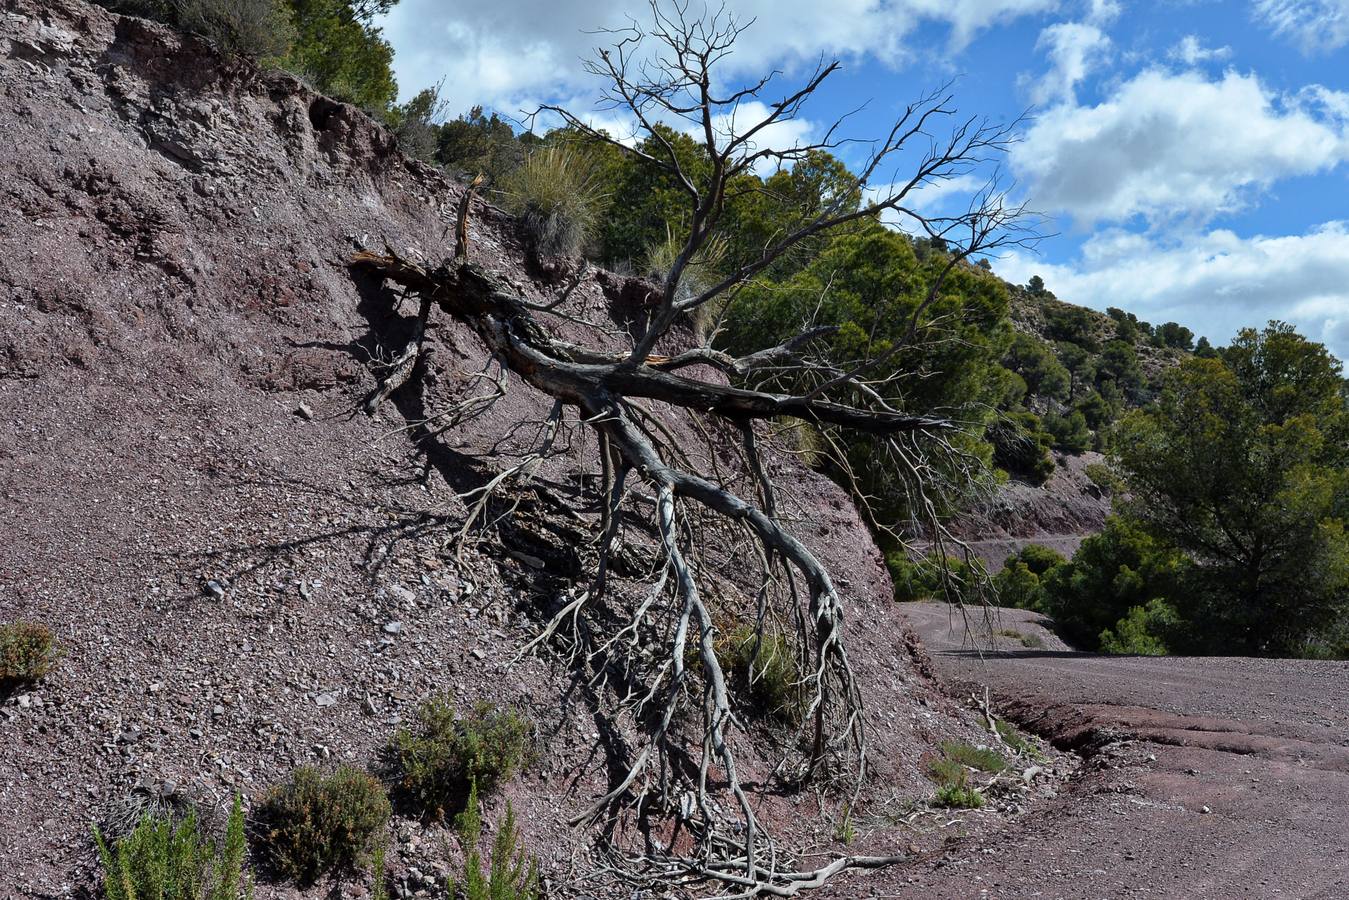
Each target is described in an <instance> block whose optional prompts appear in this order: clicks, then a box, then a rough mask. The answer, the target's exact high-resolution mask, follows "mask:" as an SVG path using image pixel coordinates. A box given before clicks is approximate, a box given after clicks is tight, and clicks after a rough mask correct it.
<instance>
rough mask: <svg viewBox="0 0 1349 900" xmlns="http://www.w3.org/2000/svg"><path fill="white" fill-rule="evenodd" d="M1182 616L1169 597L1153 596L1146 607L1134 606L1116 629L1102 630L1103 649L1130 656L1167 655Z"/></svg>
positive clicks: (1103, 651)
mask: <svg viewBox="0 0 1349 900" xmlns="http://www.w3.org/2000/svg"><path fill="white" fill-rule="evenodd" d="M1179 623H1180V617H1179V616H1177V615H1176V611H1175V609H1173V608H1172V607H1171V606H1170V604H1168V603H1167V602H1166V601H1165V600H1162V599H1160V598H1153V599H1152V600H1149V601H1148V603H1147V605H1146V606H1134V607H1131V608H1130V609H1129V612H1128V613H1127V614H1126V615H1125V616H1124V617H1123V618H1122V619H1120V620H1119V621H1118V622H1116V623H1115V627H1114V628H1107V629H1106V630H1105V631H1102V632H1101V638H1100V643H1101V652H1102V653H1118V654H1123V655H1130V656H1165V655H1166V654H1167V652H1168V649H1167V645H1166V641H1167V638H1168V636H1169V635H1171V634H1173V633H1174V632H1175V631H1176V628H1177V627H1178V625H1179Z"/></svg>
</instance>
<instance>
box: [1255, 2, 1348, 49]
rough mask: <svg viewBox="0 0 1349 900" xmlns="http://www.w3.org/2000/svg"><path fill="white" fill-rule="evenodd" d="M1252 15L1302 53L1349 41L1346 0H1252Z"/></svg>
mask: <svg viewBox="0 0 1349 900" xmlns="http://www.w3.org/2000/svg"><path fill="white" fill-rule="evenodd" d="M1253 7H1254V13H1255V18H1256V21H1257V22H1260V23H1262V24H1264V25H1265V27H1267V28H1269V29H1270V31H1272V32H1274V33H1275V34H1276V35H1279V36H1280V37H1284V38H1287V39H1289V40H1292V41H1294V42H1295V43H1297V44H1298V45H1299V46H1300V47H1301V48H1302V50H1303V52H1304V53H1321V52H1329V51H1332V50H1338V49H1339V48H1340V47H1343V46H1344V45H1345V44H1349V0H1255V3H1254V4H1253Z"/></svg>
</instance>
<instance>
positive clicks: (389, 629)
mask: <svg viewBox="0 0 1349 900" xmlns="http://www.w3.org/2000/svg"><path fill="white" fill-rule="evenodd" d="M384 633H385V634H402V633H403V623H402V622H385V623H384Z"/></svg>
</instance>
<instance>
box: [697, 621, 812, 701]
mask: <svg viewBox="0 0 1349 900" xmlns="http://www.w3.org/2000/svg"><path fill="white" fill-rule="evenodd" d="M716 651H717V660H718V661H719V662H720V663H721V667H722V669H723V670H724V671H726V672H727V673H729V674H730V676H731V677H732V678H734V679H735V680H736V681H738V682H739V683H740V684H741V685H742V687H743V689H744V692H745V696H748V697H749V699H750V700H751V701H752V702H753V703H754V705H755V707H756V708H757V709H759V710H760V711H761V712H763V713H764V714H765V715H769V716H773V717H774V718H778V719H782V720H785V721H788V722H796V721H799V720H800V718H801V713H802V707H803V706H804V700H805V698H804V697H803V695H802V690H801V672H800V669H799V668H798V667H797V663H796V655H795V654H794V653H793V652H792V645H791V642H790V641H789V640H788V639H787V638H786V637H785V636H784V635H781V634H778V633H775V632H771V631H764V632H763V633H762V634H758V633H757V632H756V629H755V628H754V626H752V625H741V626H740V627H739V628H736V629H735V630H733V631H732V632H731V633H730V634H728V635H726V637H725V639H724V640H722V641H719V642H718V644H717V647H716Z"/></svg>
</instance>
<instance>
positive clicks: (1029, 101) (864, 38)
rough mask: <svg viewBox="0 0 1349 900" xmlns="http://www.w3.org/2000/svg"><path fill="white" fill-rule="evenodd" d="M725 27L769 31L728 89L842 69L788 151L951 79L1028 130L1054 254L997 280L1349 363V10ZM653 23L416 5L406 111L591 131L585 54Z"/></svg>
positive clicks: (755, 39)
mask: <svg viewBox="0 0 1349 900" xmlns="http://www.w3.org/2000/svg"><path fill="white" fill-rule="evenodd" d="M695 2H696V0H695ZM727 6H728V8H729V9H730V10H732V11H733V12H734V13H735V14H737V15H738V16H739V17H740V18H741V19H742V20H747V19H749V18H751V17H757V21H756V22H755V24H754V25H753V26H752V27H751V28H750V29H749V30H748V31H747V32H746V33H745V35H744V36H743V37H742V39H741V41H740V43H739V45H738V48H737V53H736V55H735V57H734V59H733V65H734V68H733V69H729V70H728V71H727V73H726V77H727V78H728V80H731V81H733V80H735V79H736V78H737V77H743V76H745V75H747V74H749V73H757V72H760V71H762V70H763V69H764V68H766V67H775V68H780V69H783V70H784V71H785V72H786V75H787V77H788V78H789V79H790V77H791V76H792V75H793V74H796V75H801V74H805V72H806V71H808V70H809V68H811V67H812V66H813V65H814V63H815V61H816V60H817V59H818V58H819V57H820V56H821V55H823V56H825V57H827V58H838V59H840V60H842V62H843V63H844V69H843V71H842V72H841V73H839V74H838V75H836V76H835V77H834V79H832V83H830V84H829V85H828V87H827V89H826V90H824V91H822V92H821V93H820V95H819V97H818V98H817V102H816V103H815V104H814V105H813V106H811V107H809V108H808V109H807V110H806V111H805V112H804V114H803V121H802V122H800V123H799V124H798V126H797V127H796V128H795V129H784V130H783V131H782V132H781V133H780V134H778V135H776V136H775V140H777V141H779V142H782V143H788V142H790V141H792V140H796V139H801V138H809V137H810V136H811V135H812V134H817V133H818V132H819V130H820V129H821V128H822V127H823V126H825V125H826V124H827V123H828V122H831V121H832V120H833V119H834V118H835V117H837V116H838V115H839V114H840V113H842V112H843V111H845V110H847V109H852V108H854V107H856V106H857V105H858V104H860V103H862V102H867V104H868V105H867V107H866V109H865V110H864V111H863V112H862V113H861V114H860V115H858V116H857V117H855V118H854V119H852V120H851V124H850V129H851V133H852V134H854V135H855V136H875V135H876V134H878V133H880V132H883V131H884V130H885V128H886V127H887V126H888V125H889V123H890V121H891V120H892V118H893V116H894V115H895V112H896V110H897V109H899V108H901V107H902V106H903V104H904V103H905V102H907V101H909V100H912V99H914V98H915V97H917V96H918V95H919V94H920V93H922V92H923V91H925V90H927V89H930V88H933V87H935V86H937V85H939V84H941V83H942V82H944V81H946V80H947V79H950V78H956V79H957V80H956V82H955V92H956V99H957V104H958V106H959V109H960V111H961V112H962V113H964V114H970V115H982V116H988V117H991V118H993V119H1012V118H1015V117H1016V116H1017V115H1018V114H1019V113H1021V112H1022V111H1026V110H1029V112H1030V115H1031V117H1032V118H1031V119H1030V120H1029V121H1028V122H1027V123H1026V125H1025V127H1024V128H1023V129H1022V134H1021V137H1022V140H1021V141H1020V143H1018V144H1017V145H1016V146H1015V147H1014V148H1013V150H1012V152H1011V153H1010V155H1009V157H1008V159H1007V160H1006V161H1005V163H1004V166H1003V168H1004V170H1005V172H1006V173H1007V175H1008V176H1009V177H1010V178H1011V179H1013V180H1014V181H1015V188H1014V190H1015V191H1016V193H1017V194H1018V195H1019V196H1021V197H1024V198H1025V199H1026V200H1027V202H1028V203H1029V204H1030V205H1031V206H1032V207H1033V208H1035V209H1036V210H1038V211H1041V212H1043V213H1045V214H1046V215H1047V216H1048V222H1047V225H1046V226H1045V230H1046V231H1047V232H1052V233H1053V236H1052V237H1050V238H1048V239H1046V240H1045V241H1043V242H1042V243H1041V244H1040V246H1039V247H1038V249H1037V251H1036V252H1034V253H1031V252H1025V251H1016V252H1009V253H1006V254H1003V255H1002V256H1001V258H999V259H995V260H994V261H993V262H994V268H995V269H996V271H997V272H998V273H999V274H1001V275H1002V276H1003V277H1005V278H1007V279H1009V280H1011V281H1015V282H1024V281H1026V280H1027V279H1028V278H1029V277H1030V276H1031V275H1033V274H1039V275H1041V276H1042V277H1043V278H1044V279H1045V282H1046V284H1047V285H1048V286H1049V288H1050V289H1051V290H1053V291H1054V292H1055V293H1056V294H1057V295H1058V296H1059V297H1060V298H1062V299H1064V300H1067V301H1070V302H1073V303H1080V304H1084V305H1087V306H1093V307H1096V308H1099V309H1104V308H1105V307H1107V306H1119V307H1122V308H1125V309H1128V310H1130V311H1132V312H1135V313H1137V314H1138V315H1139V316H1140V317H1141V318H1144V319H1148V320H1150V321H1154V322H1162V321H1167V320H1175V321H1179V322H1181V323H1182V324H1185V325H1188V326H1189V327H1191V328H1193V329H1194V330H1195V331H1196V332H1197V333H1200V334H1206V335H1208V336H1209V337H1210V339H1211V340H1213V341H1214V342H1215V343H1225V342H1226V341H1227V340H1228V339H1230V338H1231V336H1232V335H1233V333H1234V332H1235V331H1236V329H1237V328H1238V327H1241V326H1243V325H1262V324H1263V323H1264V322H1265V321H1266V320H1268V319H1271V318H1279V319H1284V320H1287V321H1291V322H1294V323H1295V324H1296V325H1298V326H1299V328H1300V329H1301V330H1302V331H1303V332H1304V333H1305V334H1307V335H1308V336H1309V337H1312V338H1314V339H1317V340H1321V341H1324V342H1326V344H1327V345H1328V346H1329V347H1330V348H1331V350H1332V351H1333V352H1334V353H1335V354H1336V355H1337V356H1339V357H1340V358H1341V359H1345V358H1349V0H1242V2H1206V0H1188V2H1186V0H1151V2H1147V0H1136V2H1126V0H1074V2H1058V0H886V2H876V0H835V2H821V0H807V2H800V0H776V2H769V0H731V2H729V3H728V4H727ZM645 9H646V8H645V5H644V4H637V3H630V2H618V0H615V2H609V0H552V2H545V0H494V2H485V0H456V2H454V3H450V2H448V0H401V3H400V4H399V5H398V6H397V7H395V9H394V11H393V12H392V13H391V14H390V15H389V16H388V17H387V19H386V20H385V21H384V23H383V25H384V28H385V34H386V36H387V37H388V38H389V40H390V41H391V42H392V43H393V46H394V49H395V51H396V59H395V68H396V70H397V74H398V78H399V85H400V88H401V91H402V94H403V96H404V97H405V98H406V97H407V96H410V95H411V94H413V93H416V91H418V90H420V89H421V88H423V87H426V86H428V85H430V84H434V83H436V82H440V81H441V80H442V79H443V87H442V96H444V97H445V99H446V100H447V102H448V108H449V111H450V113H451V114H457V113H458V112H460V111H462V110H465V109H467V108H468V107H470V106H472V105H474V104H476V103H481V104H483V105H484V106H487V107H489V108H493V109H496V110H498V111H500V112H502V113H504V114H508V115H519V114H520V112H521V111H522V110H528V109H532V108H533V107H535V106H536V105H538V104H539V103H540V102H550V103H552V102H556V103H561V104H562V105H565V106H567V107H568V108H571V109H573V110H577V111H584V110H587V109H590V108H591V106H592V103H593V97H594V95H595V93H596V90H597V87H598V86H597V85H596V83H595V82H594V81H593V80H592V79H590V78H589V77H588V76H586V75H585V74H584V72H583V70H582V58H583V57H588V56H589V55H590V52H591V50H592V49H593V47H594V46H595V45H596V44H597V43H599V42H601V39H602V36H598V35H595V34H593V33H586V32H587V31H588V30H593V29H594V28H595V27H597V26H600V25H621V24H622V23H623V22H624V19H625V15H627V14H631V15H634V16H637V17H638V18H643V17H644V16H645V15H646V12H645ZM770 99H771V98H770ZM597 120H598V121H601V122H605V121H606V120H605V118H604V117H603V116H602V115H600V116H598V119H597ZM611 124H612V127H613V128H614V129H615V130H617V129H619V128H621V124H622V123H620V122H618V121H614V122H612V123H611ZM952 199H954V197H953V198H952ZM934 202H936V203H940V202H941V201H934Z"/></svg>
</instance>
